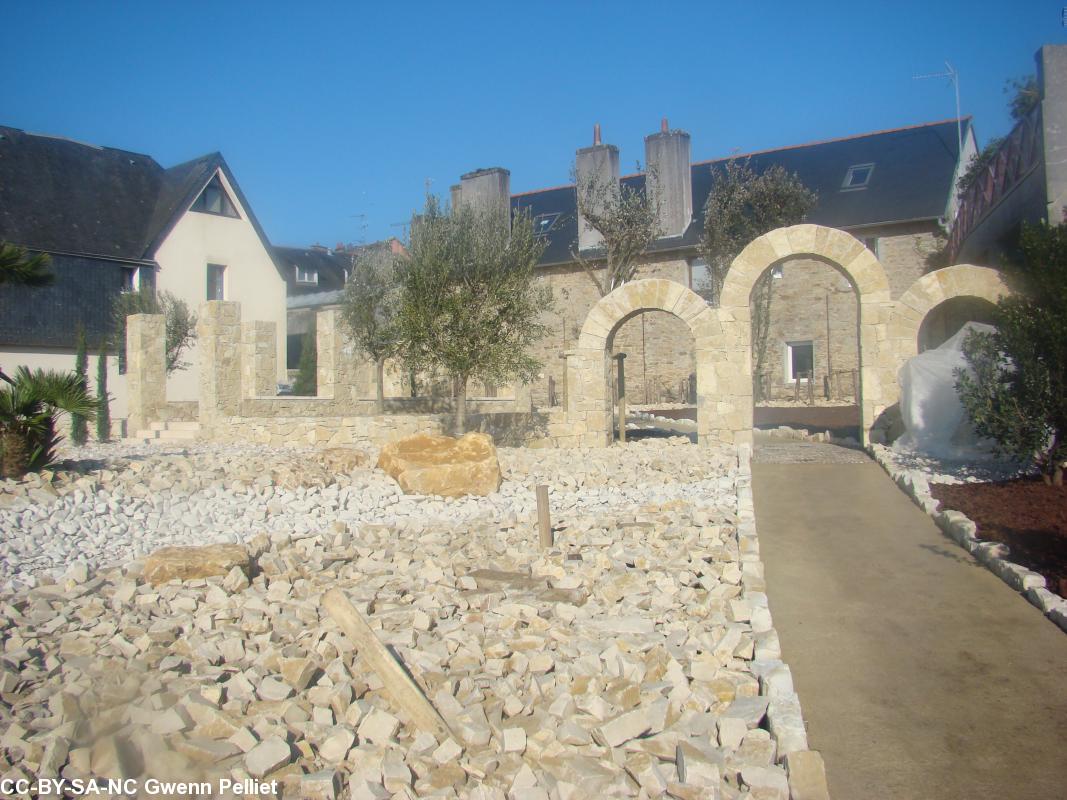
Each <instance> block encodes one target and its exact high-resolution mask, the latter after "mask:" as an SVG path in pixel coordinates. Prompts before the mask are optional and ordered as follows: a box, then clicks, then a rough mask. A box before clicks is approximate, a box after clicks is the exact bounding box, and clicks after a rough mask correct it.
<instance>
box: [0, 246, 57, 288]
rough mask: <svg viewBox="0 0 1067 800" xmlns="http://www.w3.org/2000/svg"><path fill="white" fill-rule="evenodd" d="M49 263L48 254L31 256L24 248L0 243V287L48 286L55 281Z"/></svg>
mask: <svg viewBox="0 0 1067 800" xmlns="http://www.w3.org/2000/svg"><path fill="white" fill-rule="evenodd" d="M49 263H51V259H50V258H49V257H48V253H38V254H37V255H33V256H31V255H30V254H29V253H27V252H26V249H25V248H23V247H19V246H18V245H14V244H8V243H7V242H0V285H3V284H5V283H9V284H11V285H13V286H47V285H48V284H50V283H52V282H53V281H54V280H55V276H54V275H53V274H52V273H51V272H49V271H48V265H49Z"/></svg>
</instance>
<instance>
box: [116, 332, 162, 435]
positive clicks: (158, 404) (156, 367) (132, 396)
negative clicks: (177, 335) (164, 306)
mask: <svg viewBox="0 0 1067 800" xmlns="http://www.w3.org/2000/svg"><path fill="white" fill-rule="evenodd" d="M166 341H167V331H166V325H165V322H164V318H163V315H162V314H132V315H130V316H129V317H127V318H126V388H127V392H128V393H129V419H128V422H127V426H126V430H127V435H128V436H133V435H135V434H136V433H137V431H140V430H144V429H146V428H147V427H148V426H149V425H151V424H152V423H153V422H158V421H159V420H160V418H161V416H162V412H163V409H164V407H165V406H166V405H167V353H166Z"/></svg>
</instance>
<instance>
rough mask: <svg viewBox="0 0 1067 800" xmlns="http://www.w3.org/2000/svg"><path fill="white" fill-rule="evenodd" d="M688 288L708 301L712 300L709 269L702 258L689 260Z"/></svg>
mask: <svg viewBox="0 0 1067 800" xmlns="http://www.w3.org/2000/svg"><path fill="white" fill-rule="evenodd" d="M689 288H690V289H692V290H693V291H694V292H696V293H697V294H698V295H700V296H701V297H703V298H704V299H705V300H707V301H708V302H709V303H710V302H713V298H712V280H711V271H710V270H709V269H708V262H706V261H705V260H704V259H702V258H694V259H693V260H692V261H690V262H689Z"/></svg>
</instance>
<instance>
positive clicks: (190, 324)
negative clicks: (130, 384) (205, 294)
mask: <svg viewBox="0 0 1067 800" xmlns="http://www.w3.org/2000/svg"><path fill="white" fill-rule="evenodd" d="M131 314H162V315H163V319H164V328H165V330H166V342H165V346H164V351H165V353H166V363H167V374H168V375H169V374H170V373H172V372H177V371H179V370H183V369H187V368H188V367H189V363H188V362H186V361H183V360H182V356H183V355H184V353H185V351H186V350H187V349H188V348H189V347H191V346H192V344H193V342H195V341H196V314H194V313H193V312H191V311H190V310H189V306H188V304H187V303H186V302H185V301H184V300H182V299H180V298H177V297H175V296H174V295H172V294H171V293H170V292H165V291H164V292H157V291H155V290H154V289H148V288H145V289H140V290H138V291H136V292H123V293H122V294H120V295H118V296H117V297H116V298H115V301H114V305H113V306H112V308H111V320H112V331H113V335H114V338H115V340H116V342H115V345H116V348H117V349H118V353H119V359H120V360H119V364H120V365H121V368H122V369H125V365H126V318H127V317H128V316H130V315H131Z"/></svg>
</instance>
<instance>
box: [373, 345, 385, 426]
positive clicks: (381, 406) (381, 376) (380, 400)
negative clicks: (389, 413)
mask: <svg viewBox="0 0 1067 800" xmlns="http://www.w3.org/2000/svg"><path fill="white" fill-rule="evenodd" d="M375 366H376V367H377V376H376V378H375V380H376V382H377V386H376V387H375V398H374V413H375V414H378V415H381V414H384V413H385V359H384V358H379V359H378V363H377V364H376V365H375Z"/></svg>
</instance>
